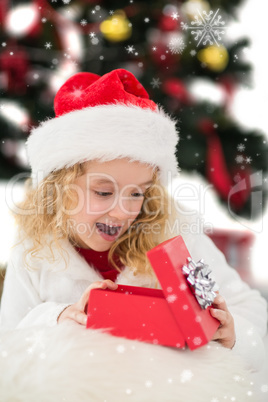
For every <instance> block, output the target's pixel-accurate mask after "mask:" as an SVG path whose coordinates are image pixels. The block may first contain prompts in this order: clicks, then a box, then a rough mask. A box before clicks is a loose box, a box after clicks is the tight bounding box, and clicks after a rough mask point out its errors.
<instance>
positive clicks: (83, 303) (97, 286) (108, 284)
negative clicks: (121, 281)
mask: <svg viewBox="0 0 268 402" xmlns="http://www.w3.org/2000/svg"><path fill="white" fill-rule="evenodd" d="M107 287H108V288H110V289H112V290H115V289H117V287H118V285H117V284H116V283H114V282H113V281H111V280H110V279H105V280H104V281H98V282H94V283H92V284H91V285H90V286H89V287H88V288H87V289H86V290H85V292H84V293H83V295H82V297H81V299H80V301H79V305H80V306H81V310H84V309H85V306H86V304H87V303H88V298H89V293H90V291H91V290H92V289H107Z"/></svg>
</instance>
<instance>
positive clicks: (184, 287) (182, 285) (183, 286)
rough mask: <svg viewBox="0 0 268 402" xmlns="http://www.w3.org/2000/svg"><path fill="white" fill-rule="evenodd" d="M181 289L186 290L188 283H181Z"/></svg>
mask: <svg viewBox="0 0 268 402" xmlns="http://www.w3.org/2000/svg"><path fill="white" fill-rule="evenodd" d="M179 289H180V290H182V291H184V290H186V289H187V285H186V284H185V283H181V284H180V286H179Z"/></svg>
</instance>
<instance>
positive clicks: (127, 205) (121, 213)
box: [108, 199, 140, 220]
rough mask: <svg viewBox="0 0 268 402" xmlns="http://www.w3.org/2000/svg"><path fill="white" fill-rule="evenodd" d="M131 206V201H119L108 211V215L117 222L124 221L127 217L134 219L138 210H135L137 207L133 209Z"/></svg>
mask: <svg viewBox="0 0 268 402" xmlns="http://www.w3.org/2000/svg"><path fill="white" fill-rule="evenodd" d="M132 204H133V203H132V202H131V200H126V199H124V201H120V199H119V200H118V202H117V203H116V205H114V206H113V208H112V209H111V210H110V211H109V213H108V215H109V216H111V217H113V218H116V219H118V220H124V219H126V218H129V217H131V218H135V217H136V216H137V214H138V213H139V212H140V208H139V209H138V210H137V205H135V208H133V207H134V206H133V205H132Z"/></svg>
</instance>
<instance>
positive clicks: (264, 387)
mask: <svg viewBox="0 0 268 402" xmlns="http://www.w3.org/2000/svg"><path fill="white" fill-rule="evenodd" d="M261 392H268V385H267V384H264V385H262V386H261Z"/></svg>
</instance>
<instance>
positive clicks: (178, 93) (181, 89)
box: [162, 78, 190, 104]
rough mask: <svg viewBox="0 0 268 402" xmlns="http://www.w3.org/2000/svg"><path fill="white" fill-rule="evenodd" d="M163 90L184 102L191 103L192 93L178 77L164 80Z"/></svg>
mask: <svg viewBox="0 0 268 402" xmlns="http://www.w3.org/2000/svg"><path fill="white" fill-rule="evenodd" d="M162 89H163V92H165V93H166V94H167V95H168V96H171V97H172V98H175V99H177V100H179V101H180V102H182V103H184V104H189V103H190V94H189V92H188V91H187V89H186V87H185V85H184V83H183V82H182V81H181V80H179V79H178V78H168V79H166V80H165V81H164V82H163V86H162Z"/></svg>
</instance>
